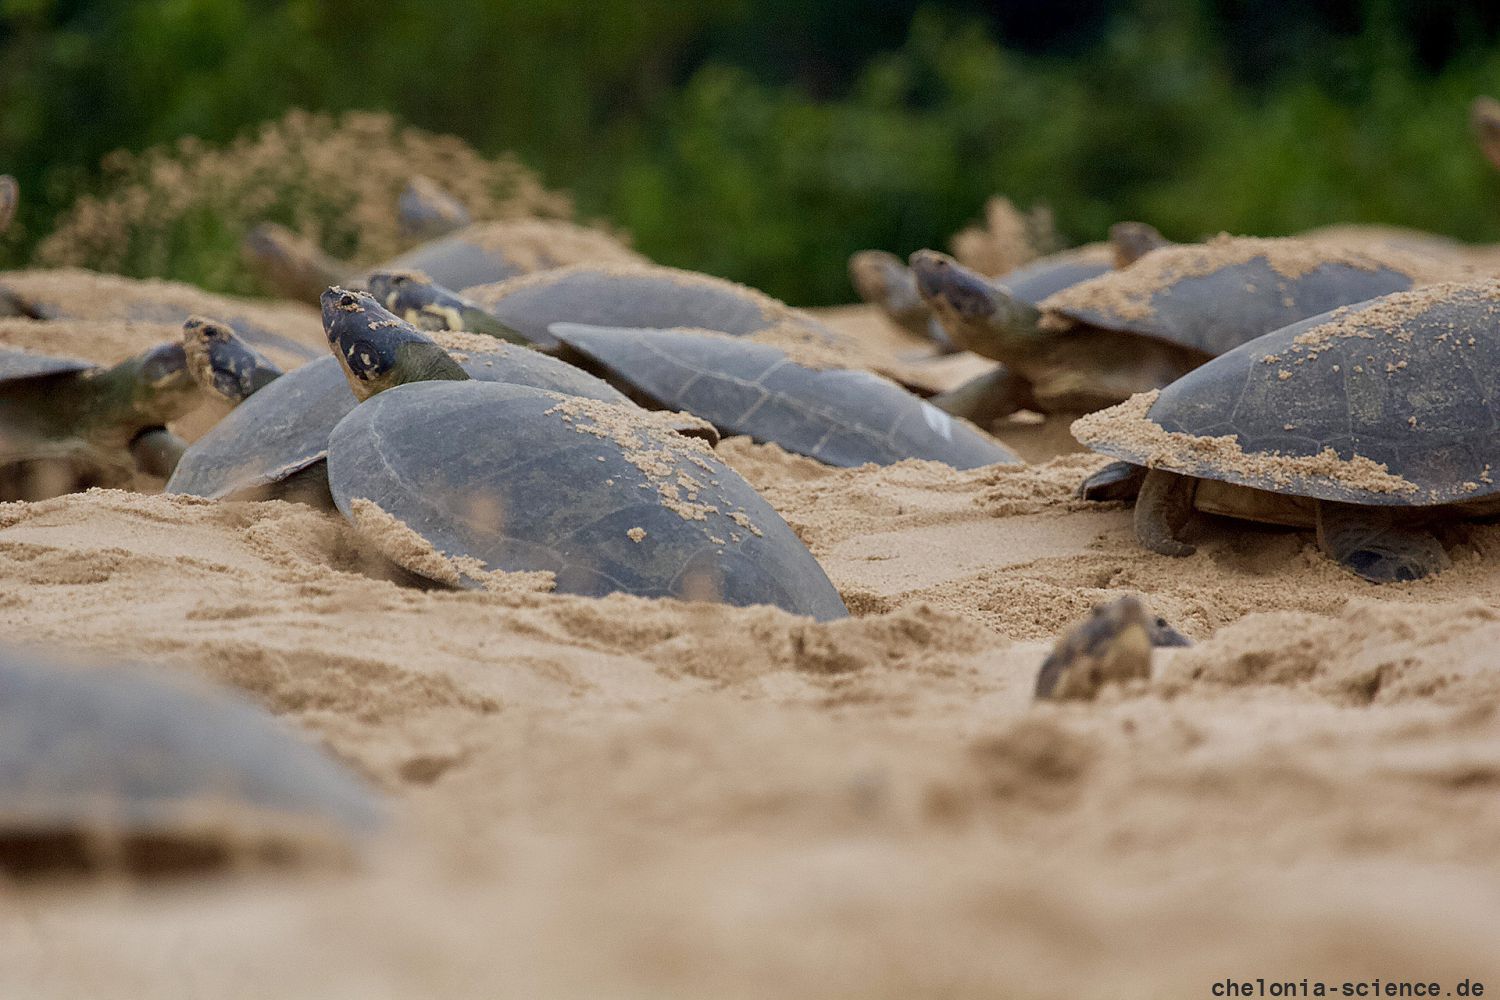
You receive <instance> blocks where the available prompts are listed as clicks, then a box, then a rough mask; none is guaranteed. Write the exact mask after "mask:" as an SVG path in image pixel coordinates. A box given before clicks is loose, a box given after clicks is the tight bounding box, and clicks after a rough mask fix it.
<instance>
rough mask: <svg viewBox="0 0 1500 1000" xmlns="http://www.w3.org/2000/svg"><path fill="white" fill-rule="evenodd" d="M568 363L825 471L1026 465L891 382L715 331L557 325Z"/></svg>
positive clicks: (553, 329) (640, 396)
mask: <svg viewBox="0 0 1500 1000" xmlns="http://www.w3.org/2000/svg"><path fill="white" fill-rule="evenodd" d="M550 332H551V333H552V336H554V337H556V338H557V339H558V340H559V341H561V343H562V344H563V347H564V351H563V353H562V355H561V357H562V358H563V359H564V360H567V361H573V362H574V363H577V364H580V366H581V367H583V368H585V369H586V370H590V371H594V372H595V373H597V374H599V375H601V376H602V377H604V378H606V379H608V380H609V381H610V382H611V383H612V384H614V385H616V386H618V387H620V388H621V389H623V390H624V391H626V392H627V394H630V395H632V398H635V399H637V400H638V401H641V402H643V403H644V404H645V405H648V406H655V407H665V408H667V409H672V410H687V411H689V412H691V413H694V414H696V415H697V416H700V417H702V418H703V419H705V420H707V421H708V422H709V423H711V424H713V425H714V426H715V427H716V428H718V430H719V432H720V433H722V434H747V435H749V436H750V437H752V438H754V439H755V440H756V441H762V442H765V441H769V442H772V443H774V444H777V445H779V446H781V447H782V448H785V449H786V450H787V451H790V452H794V453H796V454H799V455H806V456H808V457H810V458H815V459H817V460H819V461H821V462H824V463H826V464H828V465H835V466H846V467H848V466H859V465H864V464H866V463H870V462H873V463H875V464H877V465H890V464H892V463H894V462H899V461H902V460H903V459H908V458H921V459H929V460H931V461H937V462H946V463H947V464H949V465H951V466H954V467H955V468H959V469H972V468H976V467H978V466H982V465H993V464H995V463H1000V462H1005V463H1019V462H1020V461H1021V459H1020V458H1019V457H1018V456H1017V455H1016V454H1015V453H1014V452H1012V451H1011V450H1010V449H1009V448H1006V447H1005V446H1004V445H1002V444H1001V443H1000V442H998V441H996V440H995V439H994V438H991V437H990V436H989V435H987V434H985V433H983V432H982V431H979V430H977V429H975V428H973V427H971V426H969V425H968V424H966V423H964V422H962V421H957V420H954V419H953V418H952V417H950V416H948V414H946V413H944V412H943V411H942V410H939V409H937V408H936V407H934V406H932V405H931V404H930V403H928V402H926V401H925V400H922V399H920V398H918V397H917V396H915V395H913V394H912V393H910V392H907V391H906V390H905V389H903V388H901V387H900V386H899V385H896V384H895V383H893V382H890V381H888V380H886V379H884V378H881V377H880V376H878V375H874V374H871V373H870V372H866V371H855V370H850V369H848V368H843V367H840V366H837V365H836V364H835V365H834V366H830V365H829V364H828V363H827V361H826V359H824V358H820V357H816V356H814V357H798V356H797V355H789V354H788V352H787V351H785V350H783V349H781V348H779V347H776V346H773V345H771V344H761V343H756V342H754V341H751V340H749V339H747V338H744V337H730V336H727V335H725V334H722V333H718V332H715V331H710V330H684V329H672V330H645V329H630V328H621V327H601V326H586V325H582V324H578V323H553V324H552V326H551V327H550Z"/></svg>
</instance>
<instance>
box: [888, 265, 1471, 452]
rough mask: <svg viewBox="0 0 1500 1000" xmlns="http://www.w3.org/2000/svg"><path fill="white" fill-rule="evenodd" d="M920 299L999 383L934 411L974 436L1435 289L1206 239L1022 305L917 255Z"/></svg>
mask: <svg viewBox="0 0 1500 1000" xmlns="http://www.w3.org/2000/svg"><path fill="white" fill-rule="evenodd" d="M912 267H913V270H914V271H915V272H916V275H917V282H918V286H919V288H920V290H921V292H922V295H923V296H924V297H925V298H926V299H927V300H928V301H929V302H930V303H931V304H932V306H933V308H934V309H935V310H936V311H937V313H938V314H939V315H940V316H941V317H942V319H943V324H944V326H945V328H946V329H947V330H948V332H949V334H950V336H952V337H953V338H954V339H955V340H956V341H957V342H959V343H960V344H962V345H964V346H965V347H967V348H968V349H970V350H972V351H975V352H976V353H978V354H982V355H984V356H985V357H989V358H993V359H995V360H997V361H1000V362H1001V363H1002V364H1003V365H1004V369H1003V370H1000V371H996V372H992V373H987V374H986V375H982V376H980V377H979V379H977V380H975V381H974V382H973V383H970V384H967V385H964V386H960V387H959V388H958V389H956V390H954V391H953V392H951V393H948V394H945V395H944V396H943V397H939V398H938V399H935V400H934V403H935V404H936V405H939V406H942V407H943V409H945V410H948V411H949V412H950V413H959V414H962V415H964V416H969V417H970V418H971V419H974V420H975V422H976V423H979V424H980V425H981V426H983V425H984V424H985V423H986V422H987V421H988V420H991V419H994V418H996V417H1000V416H1004V415H1005V414H1006V413H1008V412H1012V411H1014V410H1016V409H1022V408H1024V409H1030V410H1036V411H1039V412H1044V413H1052V412H1073V413H1079V412H1089V411H1092V410H1097V409H1102V408H1103V407H1106V406H1112V405H1114V404H1116V403H1119V402H1121V401H1123V400H1125V399H1127V398H1129V397H1130V396H1131V395H1133V394H1135V393H1137V392H1144V391H1146V390H1150V389H1155V388H1160V387H1161V386H1164V385H1167V384H1169V383H1171V382H1173V381H1175V380H1176V379H1178V378H1180V377H1181V376H1182V375H1184V374H1186V373H1187V372H1190V371H1192V370H1193V369H1194V368H1196V367H1198V366H1199V365H1201V364H1203V363H1204V362H1205V361H1207V360H1209V359H1210V358H1212V357H1214V356H1216V355H1219V354H1222V353H1223V352H1225V351H1227V350H1230V349H1232V348H1235V347H1238V346H1239V345H1240V344H1243V343H1245V342H1247V341H1250V340H1253V339H1254V338H1256V337H1259V336H1261V335H1262V334H1266V333H1269V332H1271V331H1272V330H1276V329H1278V328H1280V327H1282V326H1285V325H1286V324H1288V323H1292V322H1295V321H1297V320H1301V319H1305V318H1307V317H1309V316H1315V315H1318V314H1320V313H1323V312H1325V311H1327V310H1329V309H1332V308H1335V307H1337V306H1341V305H1347V304H1350V303H1354V302H1360V301H1363V300H1365V299H1370V298H1374V297H1376V296H1378V295H1384V294H1386V293H1389V292H1396V291H1403V290H1406V289H1409V288H1411V287H1412V286H1413V285H1415V284H1418V283H1421V282H1425V281H1431V280H1437V279H1438V278H1440V277H1441V276H1442V275H1443V270H1442V269H1441V268H1439V267H1438V266H1437V264H1436V263H1435V262H1434V261H1432V260H1429V259H1427V258H1419V257H1415V256H1411V255H1407V254H1401V253H1398V252H1395V251H1387V252H1377V251H1375V250H1373V249H1371V250H1352V249H1338V248H1331V247H1319V246H1314V245H1311V244H1308V243H1306V242H1302V241H1298V240H1292V239H1258V238H1253V237H1229V236H1220V237H1217V238H1215V239H1214V240H1211V241H1209V242H1208V243H1200V244H1187V245H1177V246H1167V247H1162V248H1159V249H1157V250H1154V251H1152V252H1150V253H1148V254H1147V255H1146V256H1144V257H1142V258H1141V259H1140V260H1138V261H1136V262H1135V263H1133V264H1131V265H1130V266H1129V267H1126V268H1124V269H1121V270H1117V271H1110V272H1108V273H1106V274H1101V275H1099V276H1098V277H1096V278H1092V279H1090V280H1088V281H1084V282H1080V283H1079V284H1076V285H1073V286H1072V287H1070V288H1067V289H1064V290H1063V291H1062V292H1059V293H1057V294H1055V295H1052V296H1049V297H1048V298H1046V299H1043V300H1042V301H1041V303H1039V304H1038V305H1036V306H1031V305H1028V304H1027V303H1025V302H1022V301H1021V300H1019V299H1018V298H1016V297H1015V296H1012V295H1009V294H1007V293H1006V291H1005V290H1004V289H1003V288H1000V287H997V286H996V285H994V284H992V283H990V282H989V281H987V280H985V279H984V278H983V277H982V276H980V275H977V274H975V273H973V272H972V271H968V270H966V269H965V268H963V267H962V266H961V265H959V264H958V263H957V262H955V261H953V260H952V259H950V258H948V257H945V256H943V255H942V254H938V253H934V252H932V251H928V250H922V251H918V252H917V253H916V254H914V255H913V256H912Z"/></svg>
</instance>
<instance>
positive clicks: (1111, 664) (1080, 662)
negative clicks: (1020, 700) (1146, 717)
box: [1036, 596, 1189, 701]
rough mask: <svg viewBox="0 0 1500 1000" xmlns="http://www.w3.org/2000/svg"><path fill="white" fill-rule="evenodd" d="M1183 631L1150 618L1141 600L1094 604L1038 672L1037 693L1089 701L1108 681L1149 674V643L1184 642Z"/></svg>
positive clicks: (1162, 644)
mask: <svg viewBox="0 0 1500 1000" xmlns="http://www.w3.org/2000/svg"><path fill="white" fill-rule="evenodd" d="M1188 644H1189V643H1188V640H1187V638H1186V637H1185V636H1183V635H1182V633H1180V632H1178V631H1177V630H1176V629H1174V628H1173V627H1172V626H1170V625H1168V624H1167V622H1166V620H1165V619H1162V618H1153V617H1152V616H1151V615H1150V614H1149V613H1148V612H1147V611H1146V607H1145V605H1143V604H1142V603H1141V602H1140V600H1139V599H1137V598H1135V597H1128V596H1127V597H1122V598H1120V599H1119V600H1117V601H1113V602H1111V603H1109V604H1101V605H1097V606H1096V607H1095V608H1094V610H1093V611H1092V612H1091V613H1090V614H1089V616H1088V617H1087V618H1085V619H1084V620H1083V621H1081V622H1079V623H1078V624H1076V625H1074V626H1073V627H1072V628H1070V629H1069V630H1068V631H1067V632H1064V633H1063V635H1062V637H1061V638H1060V639H1058V640H1057V645H1056V646H1054V647H1053V648H1052V652H1051V654H1049V655H1048V657H1047V659H1046V660H1044V661H1043V662H1042V669H1041V670H1040V671H1039V672H1038V673H1037V678H1036V697H1037V698H1053V699H1057V700H1063V699H1076V700H1080V701H1089V700H1092V699H1093V698H1095V697H1097V696H1098V694H1099V692H1100V691H1101V690H1102V689H1103V688H1104V686H1105V685H1106V684H1110V683H1123V682H1125V681H1129V680H1135V679H1142V680H1144V679H1145V678H1147V677H1149V676H1151V647H1152V646H1186V645H1188Z"/></svg>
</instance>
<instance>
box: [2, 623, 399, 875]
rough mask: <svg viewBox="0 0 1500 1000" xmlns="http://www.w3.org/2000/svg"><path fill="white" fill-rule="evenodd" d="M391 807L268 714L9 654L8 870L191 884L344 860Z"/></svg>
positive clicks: (161, 684) (202, 689) (167, 686)
mask: <svg viewBox="0 0 1500 1000" xmlns="http://www.w3.org/2000/svg"><path fill="white" fill-rule="evenodd" d="M382 822H383V809H382V806H381V804H380V802H379V800H378V799H377V798H376V796H375V795H374V793H372V792H371V791H370V790H369V789H368V788H367V787H366V786H365V784H364V782H362V781H361V780H360V779H359V778H357V777H356V776H355V775H354V774H352V773H350V772H349V771H348V770H347V769H346V768H344V767H343V766H341V765H339V764H338V763H336V762H335V761H334V760H332V759H330V758H329V757H328V756H327V755H325V754H323V753H321V752H319V751H318V750H316V749H314V748H313V747H311V746H309V745H308V744H307V743H305V742H303V741H302V740H301V739H298V738H297V737H296V736H294V735H293V734H292V733H290V732H288V731H287V729H286V728H285V727H284V726H282V725H281V724H280V723H278V722H277V721H276V720H275V719H274V718H272V717H271V716H270V715H269V714H268V713H267V712H265V711H264V710H262V709H260V708H258V707H256V706H253V705H251V704H250V703H249V702H247V701H244V700H242V699H241V698H239V697H237V696H234V695H230V694H228V693H225V692H222V691H220V690H218V689H216V688H215V687H212V686H210V685H208V684H206V683H202V682H196V683H194V682H189V681H187V680H185V679H182V678H178V677H173V676H170V675H168V674H166V673H164V672H161V671H159V670H154V669H148V668H145V667H141V666H136V665H130V664H117V665H112V666H110V667H107V668H98V667H95V668H83V667H77V666H73V665H65V664H63V663H60V662H57V661H56V660H55V659H54V658H52V657H50V656H47V655H45V654H41V653H38V652H34V651H29V650H23V649H20V648H17V647H12V646H0V870H4V871H6V872H7V873H8V874H11V875H19V876H28V877H40V876H43V875H57V874H80V873H85V872H92V871H96V870H101V869H103V870H124V871H129V872H133V873H136V874H181V873H186V872H196V871H202V870H205V869H209V868H221V867H225V866H227V865H231V864H236V865H238V864H243V863H244V862H245V861H254V860H260V861H265V862H280V863H286V862H288V861H293V860H304V859H314V858H318V857H329V856H330V855H332V856H338V855H342V854H344V853H345V852H346V851H347V849H348V848H349V847H351V846H354V845H355V844H357V843H358V842H359V841H361V840H363V839H364V838H366V837H368V836H370V835H371V834H373V833H374V832H376V831H377V830H378V829H379V828H380V826H381V824H382Z"/></svg>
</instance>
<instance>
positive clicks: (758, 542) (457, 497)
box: [328, 381, 848, 620]
mask: <svg viewBox="0 0 1500 1000" xmlns="http://www.w3.org/2000/svg"><path fill="white" fill-rule="evenodd" d="M328 480H329V484H330V486H331V487H332V491H333V496H334V500H335V502H336V503H337V504H338V508H339V510H340V511H342V512H343V513H344V514H345V516H347V517H349V518H350V519H351V520H352V521H354V522H355V524H356V525H361V524H362V521H363V512H362V511H361V509H360V508H359V506H358V505H357V504H356V501H361V500H363V501H370V502H373V503H374V504H376V505H377V506H378V507H379V508H380V510H382V511H384V512H385V513H386V514H388V515H390V516H392V517H394V518H396V519H397V520H399V521H401V522H403V523H404V524H405V525H406V526H407V527H408V528H410V529H411V530H413V531H415V532H417V533H418V534H419V535H421V536H422V538H424V539H426V541H427V542H428V543H429V544H430V545H431V546H432V548H433V549H435V550H436V551H437V552H440V553H442V554H443V555H445V556H448V557H451V558H455V559H456V560H457V562H458V564H459V565H463V564H464V563H465V562H467V561H468V560H478V561H479V563H481V564H482V565H483V567H484V569H486V570H508V571H539V570H542V571H550V572H552V573H554V574H555V575H556V587H557V590H558V591H560V592H563V593H569V594H583V595H588V596H602V595H605V594H610V593H616V592H624V593H629V594H636V595H638V596H642V597H680V598H686V599H716V600H719V601H722V602H724V603H727V604H735V605H750V604H772V605H776V606H777V607H780V608H783V609H785V610H787V611H791V612H793V613H796V614H803V615H811V616H813V617H814V618H817V619H820V620H827V619H832V618H842V617H844V616H846V615H847V614H848V612H847V610H846V609H845V608H844V605H843V602H842V601H841V600H840V599H839V595H838V592H837V591H835V590H834V588H833V585H832V584H831V583H829V581H828V577H827V576H825V575H824V573H823V570H822V567H820V566H819V565H818V563H817V560H815V559H814V558H813V557H812V554H811V553H810V552H808V551H807V548H806V547H805V546H804V545H803V544H802V542H801V541H799V540H798V538H797V536H796V535H795V534H794V533H793V532H792V529H791V528H790V527H788V526H787V524H786V522H785V521H783V520H782V519H781V518H780V516H778V515H777V513H776V512H775V511H774V510H772V509H771V506H770V505H769V504H768V503H766V501H765V500H763V499H762V498H761V496H760V495H759V494H758V493H756V492H755V490H754V489H753V488H751V486H750V484H749V483H747V482H745V481H744V480H743V479H741V478H740V476H739V475H738V474H737V473H735V472H734V471H733V470H732V469H730V468H729V467H728V466H726V465H724V464H723V463H722V462H721V461H719V459H718V458H717V457H715V455H714V454H713V452H712V451H710V450H709V449H708V448H707V447H706V446H705V445H702V444H700V443H698V442H696V441H690V440H688V439H686V438H683V437H680V436H678V435H676V434H673V433H671V432H670V431H667V430H663V429H662V428H661V427H660V426H659V425H657V424H655V423H653V422H651V421H649V420H643V419H641V411H640V410H639V409H638V408H636V407H634V406H630V407H624V406H616V405H610V404H606V403H600V402H597V401H592V400H583V399H578V398H576V397H566V396H560V395H557V394H555V393H548V392H543V391H540V390H537V389H531V388H527V387H525V386H518V385H508V384H503V383H493V382H447V381H442V382H417V383H412V384H409V385H401V386H397V387H395V388H394V389H388V390H386V391H385V392H382V393H380V394H378V395H376V396H373V397H371V398H370V399H368V400H366V401H365V402H363V403H361V404H360V405H359V406H358V407H356V408H355V410H354V412H353V413H351V414H349V416H347V417H345V418H344V419H343V420H342V421H340V422H339V425H338V427H336V428H334V431H333V435H332V436H331V438H330V440H329V453H328ZM408 568H410V569H417V570H419V571H420V567H418V566H408ZM460 582H461V583H465V584H467V585H470V586H479V585H481V583H480V581H479V580H476V579H474V577H473V576H472V575H471V574H467V573H466V574H465V575H464V576H463V577H462V578H461V579H460Z"/></svg>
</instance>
